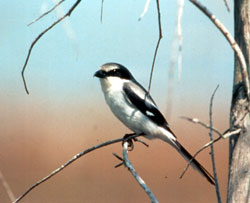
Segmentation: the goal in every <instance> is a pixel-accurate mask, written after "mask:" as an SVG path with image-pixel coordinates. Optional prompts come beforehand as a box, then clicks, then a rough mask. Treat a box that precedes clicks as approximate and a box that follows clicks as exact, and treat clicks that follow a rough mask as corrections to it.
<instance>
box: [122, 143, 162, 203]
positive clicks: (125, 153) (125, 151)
mask: <svg viewBox="0 0 250 203" xmlns="http://www.w3.org/2000/svg"><path fill="white" fill-rule="evenodd" d="M128 145H129V143H128V142H124V143H123V160H124V165H125V166H126V167H127V168H128V170H129V171H130V172H131V174H132V175H133V176H134V178H135V179H136V181H137V182H138V183H139V184H140V186H141V187H142V188H143V190H144V191H145V192H146V193H147V195H148V196H149V198H150V200H151V202H153V203H158V200H157V199H156V197H155V196H154V194H153V193H152V192H151V190H150V189H149V187H148V186H147V185H146V183H145V182H144V180H143V179H142V178H141V177H140V176H139V175H138V173H137V172H136V170H135V169H134V167H133V165H132V164H131V162H130V161H129V159H128Z"/></svg>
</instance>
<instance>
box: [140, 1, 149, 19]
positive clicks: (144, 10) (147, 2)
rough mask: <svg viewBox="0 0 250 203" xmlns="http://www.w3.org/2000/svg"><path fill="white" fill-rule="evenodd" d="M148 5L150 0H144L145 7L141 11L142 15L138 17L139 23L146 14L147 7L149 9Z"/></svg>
mask: <svg viewBox="0 0 250 203" xmlns="http://www.w3.org/2000/svg"><path fill="white" fill-rule="evenodd" d="M149 3H150V0H146V3H145V6H144V9H143V12H142V14H141V15H140V17H139V19H138V20H139V21H140V20H141V19H142V18H143V17H144V15H145V14H146V13H147V12H148V7H149Z"/></svg>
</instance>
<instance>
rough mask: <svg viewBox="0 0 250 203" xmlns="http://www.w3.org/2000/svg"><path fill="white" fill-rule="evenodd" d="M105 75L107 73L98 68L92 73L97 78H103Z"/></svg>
mask: <svg viewBox="0 0 250 203" xmlns="http://www.w3.org/2000/svg"><path fill="white" fill-rule="evenodd" d="M106 76H107V74H106V72H105V71H103V70H98V71H96V72H95V74H94V77H97V78H105V77H106Z"/></svg>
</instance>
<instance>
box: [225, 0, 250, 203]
mask: <svg viewBox="0 0 250 203" xmlns="http://www.w3.org/2000/svg"><path fill="white" fill-rule="evenodd" d="M234 22H235V23H234V24H235V30H234V31H235V39H236V41H237V43H238V44H239V46H240V48H241V50H242V52H243V55H244V57H245V59H246V65H247V71H248V74H249V72H250V67H249V60H250V46H249V45H250V2H249V0H242V1H234ZM240 66H241V65H240V63H239V60H238V58H237V57H235V65H234V84H233V96H232V104H231V116H230V127H231V129H234V128H239V127H240V128H243V129H244V131H243V132H242V133H240V134H238V135H234V136H232V137H231V138H230V140H229V180H228V194H227V202H228V203H231V202H250V117H249V110H250V108H249V95H247V93H246V92H247V91H246V88H245V86H244V84H243V79H242V69H241V67H240ZM248 80H249V78H248Z"/></svg>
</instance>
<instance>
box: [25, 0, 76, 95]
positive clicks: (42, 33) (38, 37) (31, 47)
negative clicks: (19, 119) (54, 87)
mask: <svg viewBox="0 0 250 203" xmlns="http://www.w3.org/2000/svg"><path fill="white" fill-rule="evenodd" d="M80 2H81V0H77V1H76V2H75V3H74V4H73V6H72V7H71V8H70V9H69V10H68V12H67V13H66V14H65V15H63V16H62V17H61V18H59V19H57V20H56V21H55V22H54V23H52V24H51V25H50V26H49V27H47V28H46V29H45V30H44V31H42V32H41V33H40V34H39V35H38V36H37V37H36V38H35V40H34V41H33V42H32V43H31V45H30V48H29V51H28V54H27V56H26V59H25V63H24V65H23V68H22V72H21V74H22V79H23V84H24V88H25V91H26V93H27V94H29V90H28V86H27V83H26V80H25V76H24V72H25V69H26V67H27V64H28V62H29V58H30V55H31V52H32V49H33V47H34V46H35V44H36V43H37V42H38V40H39V39H40V38H41V37H42V36H43V35H44V34H45V33H46V32H48V31H49V30H51V29H52V28H53V27H54V26H55V25H56V24H58V23H59V22H61V21H62V20H63V19H64V18H66V17H67V16H70V15H71V13H72V12H73V10H74V9H75V8H76V7H77V6H78V4H79V3H80ZM61 3H62V2H61ZM57 6H58V5H57ZM53 8H54V7H53ZM53 8H52V9H51V10H53ZM51 10H50V11H48V12H51ZM45 15H46V14H45ZM43 16H44V15H42V17H43Z"/></svg>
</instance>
